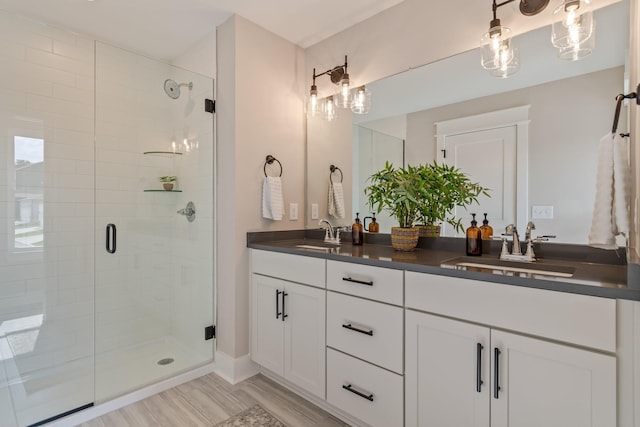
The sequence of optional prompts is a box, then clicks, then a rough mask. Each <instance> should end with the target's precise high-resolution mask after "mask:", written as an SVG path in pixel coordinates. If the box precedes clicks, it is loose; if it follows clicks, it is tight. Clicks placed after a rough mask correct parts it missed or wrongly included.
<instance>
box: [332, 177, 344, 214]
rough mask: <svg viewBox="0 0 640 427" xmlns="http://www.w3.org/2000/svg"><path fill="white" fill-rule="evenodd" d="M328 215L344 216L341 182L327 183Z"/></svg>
mask: <svg viewBox="0 0 640 427" xmlns="http://www.w3.org/2000/svg"><path fill="white" fill-rule="evenodd" d="M329 215H333V216H335V217H336V218H344V191H343V188H342V183H341V182H330V183H329Z"/></svg>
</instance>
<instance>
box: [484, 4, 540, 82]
mask: <svg viewBox="0 0 640 427" xmlns="http://www.w3.org/2000/svg"><path fill="white" fill-rule="evenodd" d="M514 1H515V0H506V1H503V2H502V3H496V0H493V5H492V8H491V10H492V12H493V19H492V20H491V22H490V23H489V31H488V32H487V33H485V34H484V35H483V36H482V40H481V41H482V44H481V47H480V54H481V64H482V67H483V68H485V69H487V70H489V71H491V74H493V75H494V76H496V77H501V78H506V77H509V76H510V75H513V74H515V73H516V72H517V71H518V70H519V69H520V57H519V52H518V49H516V48H514V47H513V45H512V43H511V37H510V36H509V33H510V32H511V29H510V28H509V27H505V26H502V25H501V23H500V19H498V17H497V11H498V8H499V7H500V6H504V5H505V4H508V3H512V2H514ZM547 4H549V0H520V13H522V14H523V15H525V16H533V15H536V14H538V13H540V12H541V11H542V10H543V9H544V8H545V7H547Z"/></svg>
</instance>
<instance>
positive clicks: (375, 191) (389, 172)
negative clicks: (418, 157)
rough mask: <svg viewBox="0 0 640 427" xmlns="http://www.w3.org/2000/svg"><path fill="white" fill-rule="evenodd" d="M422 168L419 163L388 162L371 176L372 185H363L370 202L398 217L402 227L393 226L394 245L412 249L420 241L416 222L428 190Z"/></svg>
mask: <svg viewBox="0 0 640 427" xmlns="http://www.w3.org/2000/svg"><path fill="white" fill-rule="evenodd" d="M420 169H421V167H420V166H415V167H414V166H407V167H406V168H395V167H394V166H393V165H392V164H390V163H389V162H386V163H385V166H384V168H383V169H381V170H379V171H378V172H376V173H374V174H373V175H371V176H370V177H369V182H370V183H371V185H369V186H368V187H366V188H365V189H364V193H365V196H366V197H367V198H368V201H369V205H371V207H372V208H373V209H374V210H376V211H377V213H380V212H381V211H382V210H385V211H386V212H388V213H389V214H390V215H391V216H392V217H395V218H396V220H397V221H398V224H399V227H391V245H392V246H393V247H394V249H398V250H405V251H406V250H413V249H414V248H415V247H416V244H417V243H418V229H417V228H416V227H414V226H413V225H414V223H415V221H416V220H417V219H418V218H419V215H420V212H421V210H420V206H421V200H422V199H423V198H424V197H426V191H427V190H426V187H425V185H424V184H425V182H424V177H423V175H422V173H421V172H420Z"/></svg>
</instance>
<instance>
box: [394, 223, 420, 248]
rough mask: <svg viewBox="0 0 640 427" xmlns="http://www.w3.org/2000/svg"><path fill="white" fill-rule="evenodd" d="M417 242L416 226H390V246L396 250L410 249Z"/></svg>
mask: <svg viewBox="0 0 640 427" xmlns="http://www.w3.org/2000/svg"><path fill="white" fill-rule="evenodd" d="M417 244H418V227H411V228H402V227H391V246H393V249H395V250H397V251H412V250H414V249H415V248H416V245H417Z"/></svg>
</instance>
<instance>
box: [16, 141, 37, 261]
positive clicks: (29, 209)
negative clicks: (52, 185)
mask: <svg viewBox="0 0 640 427" xmlns="http://www.w3.org/2000/svg"><path fill="white" fill-rule="evenodd" d="M13 152H14V159H13V160H14V164H13V167H14V176H15V193H14V222H13V226H14V228H13V248H14V250H15V251H40V250H42V247H43V246H44V198H43V193H44V190H43V187H44V140H43V139H42V138H30V137H27V136H18V135H16V136H15V137H14V138H13Z"/></svg>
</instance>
